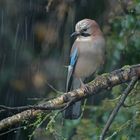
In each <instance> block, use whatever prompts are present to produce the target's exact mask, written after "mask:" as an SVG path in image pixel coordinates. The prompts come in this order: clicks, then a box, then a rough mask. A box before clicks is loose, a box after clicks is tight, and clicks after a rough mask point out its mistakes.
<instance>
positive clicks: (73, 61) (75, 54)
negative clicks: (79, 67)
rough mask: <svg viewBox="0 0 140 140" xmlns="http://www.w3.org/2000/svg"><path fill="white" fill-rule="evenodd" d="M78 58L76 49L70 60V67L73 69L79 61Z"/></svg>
mask: <svg viewBox="0 0 140 140" xmlns="http://www.w3.org/2000/svg"><path fill="white" fill-rule="evenodd" d="M77 58H78V48H75V49H74V51H73V52H72V54H71V58H70V65H71V66H72V67H73V66H74V65H75V63H76V61H77Z"/></svg>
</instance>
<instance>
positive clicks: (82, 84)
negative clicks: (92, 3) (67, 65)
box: [79, 78, 88, 92]
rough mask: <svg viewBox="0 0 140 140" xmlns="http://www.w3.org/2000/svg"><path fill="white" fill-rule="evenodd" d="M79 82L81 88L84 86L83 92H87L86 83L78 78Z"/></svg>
mask: <svg viewBox="0 0 140 140" xmlns="http://www.w3.org/2000/svg"><path fill="white" fill-rule="evenodd" d="M79 81H80V84H81V88H84V91H85V92H88V88H87V87H86V85H85V84H84V83H83V81H82V79H81V78H79Z"/></svg>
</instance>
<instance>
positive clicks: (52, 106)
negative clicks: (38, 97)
mask: <svg viewBox="0 0 140 140" xmlns="http://www.w3.org/2000/svg"><path fill="white" fill-rule="evenodd" d="M135 76H137V77H140V64H138V65H133V66H127V67H124V68H122V69H119V70H116V71H113V72H111V73H108V74H103V75H101V76H98V77H97V78H95V80H93V81H92V82H90V83H88V84H86V89H87V90H86V91H85V90H84V88H79V89H76V90H74V91H71V92H68V93H64V94H63V95H61V96H59V97H56V98H54V99H52V100H49V101H47V102H45V103H42V104H39V105H36V106H25V107H24V106H23V107H18V108H17V110H19V111H22V112H21V113H18V114H16V115H13V116H11V117H8V118H5V119H3V120H1V121H0V131H1V130H3V129H6V128H8V127H10V126H12V125H14V124H18V123H20V122H22V121H23V120H26V119H29V118H34V117H36V116H37V115H38V114H39V113H42V112H43V110H56V109H63V108H65V107H66V106H67V104H69V103H71V102H72V103H73V102H75V101H78V100H81V99H83V98H86V97H88V96H92V95H95V94H98V93H99V92H100V91H101V90H105V89H108V88H111V87H113V86H116V85H119V84H122V83H125V82H128V81H131V80H132V78H133V77H135ZM72 103H71V104H72ZM69 105H70V104H69ZM1 109H2V110H3V109H8V110H12V108H11V107H6V108H5V106H1ZM15 109H16V108H13V110H15ZM23 110H24V111H23Z"/></svg>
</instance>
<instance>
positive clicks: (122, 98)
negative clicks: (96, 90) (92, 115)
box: [100, 77, 138, 140]
mask: <svg viewBox="0 0 140 140" xmlns="http://www.w3.org/2000/svg"><path fill="white" fill-rule="evenodd" d="M137 79H138V77H133V78H132V80H131V82H130V83H129V85H128V86H127V88H126V89H125V91H124V92H123V94H122V96H121V98H120V101H119V102H118V103H117V105H116V107H115V108H114V110H113V111H112V113H111V115H110V116H109V118H108V120H107V123H106V125H105V127H104V129H103V131H102V133H101V135H100V140H104V139H105V135H106V133H107V131H108V130H109V127H110V126H111V124H112V122H113V120H114V119H115V117H116V115H117V113H118V111H119V109H120V108H121V106H123V104H124V101H125V99H126V97H127V96H128V94H129V93H130V92H131V90H132V89H133V87H134V85H135V83H136V82H137Z"/></svg>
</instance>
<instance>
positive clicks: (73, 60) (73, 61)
mask: <svg viewBox="0 0 140 140" xmlns="http://www.w3.org/2000/svg"><path fill="white" fill-rule="evenodd" d="M77 58H78V48H74V51H73V52H72V53H71V56H70V65H69V66H68V74H67V83H66V92H68V91H69V88H70V87H71V78H72V75H73V70H74V66H75V64H76V61H77Z"/></svg>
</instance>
